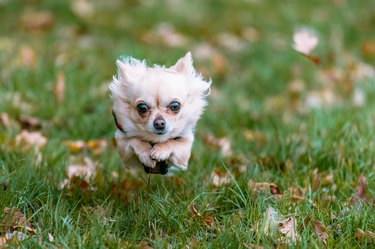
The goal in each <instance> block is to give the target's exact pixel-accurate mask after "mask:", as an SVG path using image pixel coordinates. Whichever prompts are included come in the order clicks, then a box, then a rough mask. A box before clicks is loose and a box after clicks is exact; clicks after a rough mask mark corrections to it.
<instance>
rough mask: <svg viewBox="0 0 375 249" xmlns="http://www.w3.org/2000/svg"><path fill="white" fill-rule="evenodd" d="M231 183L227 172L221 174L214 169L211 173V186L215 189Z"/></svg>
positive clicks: (218, 170)
mask: <svg viewBox="0 0 375 249" xmlns="http://www.w3.org/2000/svg"><path fill="white" fill-rule="evenodd" d="M230 182H231V177H230V176H229V175H228V173H227V172H223V171H221V170H220V169H218V168H214V171H213V172H212V185H214V186H215V187H220V186H223V185H226V184H229V183H230Z"/></svg>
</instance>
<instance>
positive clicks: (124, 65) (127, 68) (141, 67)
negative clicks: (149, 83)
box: [116, 57, 146, 82]
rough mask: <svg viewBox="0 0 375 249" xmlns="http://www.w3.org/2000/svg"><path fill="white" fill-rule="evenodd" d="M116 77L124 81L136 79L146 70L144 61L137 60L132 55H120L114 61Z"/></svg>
mask: <svg viewBox="0 0 375 249" xmlns="http://www.w3.org/2000/svg"><path fill="white" fill-rule="evenodd" d="M116 65H117V70H118V73H117V76H118V79H120V80H124V81H125V82H132V81H135V80H137V79H138V78H139V77H140V76H141V75H142V74H143V73H144V72H145V70H146V63H145V61H139V60H137V59H134V58H132V57H122V58H120V59H118V60H117V61H116Z"/></svg>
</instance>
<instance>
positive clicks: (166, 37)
mask: <svg viewBox="0 0 375 249" xmlns="http://www.w3.org/2000/svg"><path fill="white" fill-rule="evenodd" d="M141 40H142V41H143V42H146V43H149V44H155V43H161V44H164V45H166V46H169V47H183V46H185V45H186V44H187V42H188V39H187V37H185V36H184V35H182V34H180V33H178V32H177V31H176V29H175V28H174V27H173V25H171V24H170V23H160V24H159V25H157V26H156V27H155V28H153V29H152V30H151V31H146V32H143V33H142V34H141Z"/></svg>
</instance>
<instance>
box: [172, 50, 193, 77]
mask: <svg viewBox="0 0 375 249" xmlns="http://www.w3.org/2000/svg"><path fill="white" fill-rule="evenodd" d="M171 68H172V69H174V70H175V71H176V72H179V73H193V72H194V71H195V69H194V67H193V59H192V57H191V53H190V52H188V53H187V54H186V55H185V56H184V57H182V58H180V59H179V60H178V61H177V62H176V64H175V65H174V66H172V67H171Z"/></svg>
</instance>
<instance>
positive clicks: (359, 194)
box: [351, 173, 370, 205]
mask: <svg viewBox="0 0 375 249" xmlns="http://www.w3.org/2000/svg"><path fill="white" fill-rule="evenodd" d="M366 181H367V180H366V177H365V176H364V175H363V173H362V174H361V175H360V176H359V177H358V185H357V188H356V191H355V194H354V195H353V197H352V200H351V201H352V203H353V204H355V205H358V204H359V203H360V201H361V200H363V201H365V202H366V203H369V202H370V198H369V197H368V196H367V194H366V190H367V184H366Z"/></svg>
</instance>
